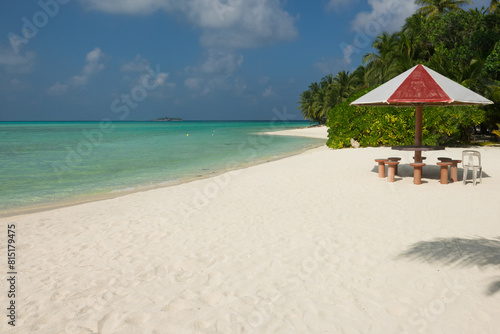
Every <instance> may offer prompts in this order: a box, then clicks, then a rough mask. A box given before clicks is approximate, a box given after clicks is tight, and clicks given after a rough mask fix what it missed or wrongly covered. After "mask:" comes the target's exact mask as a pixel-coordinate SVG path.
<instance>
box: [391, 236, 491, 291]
mask: <svg viewBox="0 0 500 334" xmlns="http://www.w3.org/2000/svg"><path fill="white" fill-rule="evenodd" d="M397 258H398V259H402V258H406V259H411V260H418V261H421V262H428V263H442V264H444V265H456V266H460V267H472V266H478V267H490V266H493V267H500V237H497V238H496V239H485V238H477V239H463V238H446V239H445V238H442V239H435V240H432V241H420V242H417V243H416V244H413V245H412V246H410V248H409V249H408V250H407V251H405V252H404V253H402V254H400V255H398V257H397ZM498 291H500V280H498V281H496V282H493V283H491V284H490V285H489V287H488V289H487V291H486V294H487V295H490V296H491V295H493V294H495V293H497V292H498Z"/></svg>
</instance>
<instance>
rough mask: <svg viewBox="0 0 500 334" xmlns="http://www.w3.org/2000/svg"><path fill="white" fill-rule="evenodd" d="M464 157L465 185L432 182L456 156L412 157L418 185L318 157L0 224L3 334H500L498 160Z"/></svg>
mask: <svg viewBox="0 0 500 334" xmlns="http://www.w3.org/2000/svg"><path fill="white" fill-rule="evenodd" d="M300 133H302V134H303V135H312V136H323V137H325V136H326V128H321V127H318V128H310V129H302V130H293V131H291V133H288V134H291V135H299V134H300ZM476 149H477V150H479V151H480V152H481V155H482V164H483V171H484V175H483V180H482V183H481V184H479V185H477V186H473V185H472V184H471V183H468V184H467V185H465V186H464V185H463V184H462V182H458V183H453V184H448V185H441V184H440V183H439V179H438V175H439V168H438V166H437V165H436V161H437V160H436V158H437V157H441V156H447V157H451V158H460V157H461V152H462V150H463V149H462V148H451V149H446V150H445V151H436V152H430V153H427V154H425V153H424V156H427V160H426V163H427V164H428V166H426V167H424V175H423V184H422V185H419V186H417V185H414V184H413V183H412V181H413V180H412V170H411V168H410V167H409V166H408V165H407V164H408V163H409V162H410V161H411V156H412V153H411V152H399V151H392V150H391V149H390V148H359V149H342V150H331V149H329V148H327V147H326V146H323V147H319V148H316V149H312V150H309V151H306V152H304V153H301V154H299V155H295V156H292V157H288V158H285V159H281V160H276V161H272V162H268V163H264V164H261V165H256V166H252V167H248V168H244V169H240V170H234V171H231V172H228V173H225V174H221V175H218V176H215V177H212V178H205V179H201V180H197V181H193V182H189V183H184V184H180V185H175V186H171V187H166V188H161V189H154V190H148V191H145V192H140V193H135V194H129V195H126V196H122V197H118V198H114V199H108V200H103V201H97V202H92V203H86V204H81V205H76V206H71V207H66V208H59V209H55V210H51V211H45V212H38V213H33V214H26V215H20V216H14V217H9V218H1V219H0V224H1V226H2V230H3V231H4V233H3V236H1V237H0V248H1V252H0V254H2V256H3V259H2V263H3V265H2V266H1V268H2V274H3V275H2V277H3V279H2V281H3V284H1V285H0V286H1V287H2V290H3V291H1V293H0V306H1V309H2V310H3V314H4V316H3V317H2V319H3V320H2V321H1V322H0V332H1V333H47V334H49V333H50V334H59V333H71V334H77V333H120V334H121V333H156V334H160V333H174V334H183V333H282V334H285V333H286V334H289V333H347V334H350V333H353V334H354V333H360V334H361V333H380V334H382V333H383V334H387V333H398V334H400V333H436V334H437V333H440V334H441V333H467V334H470V333H483V334H484V333H498V331H499V328H500V317H499V316H498V315H499V314H500V238H499V237H500V223H499V222H500V217H499V213H500V211H499V207H500V206H499V203H500V196H499V195H500V148H498V147H484V148H476ZM389 156H399V157H401V158H402V160H401V166H400V168H399V171H400V176H399V177H397V178H396V182H394V183H388V182H387V180H386V179H380V178H378V175H377V168H376V163H375V161H374V159H376V158H385V157H389ZM459 167H460V166H459ZM460 170H461V169H460ZM460 170H459V171H460ZM459 178H460V179H461V173H459ZM8 225H15V231H16V235H15V241H16V244H15V245H16V268H15V270H16V272H17V274H16V285H15V289H16V297H15V306H16V323H15V324H16V326H15V327H12V326H10V325H9V324H8V321H9V318H8V317H7V316H6V315H7V314H8V312H9V311H8V310H7V307H9V302H10V301H11V300H12V299H11V298H8V296H7V292H8V290H9V285H8V282H7V279H8V278H9V275H8V274H6V273H7V272H8V271H9V269H8V268H7V239H8V236H7V226H8Z"/></svg>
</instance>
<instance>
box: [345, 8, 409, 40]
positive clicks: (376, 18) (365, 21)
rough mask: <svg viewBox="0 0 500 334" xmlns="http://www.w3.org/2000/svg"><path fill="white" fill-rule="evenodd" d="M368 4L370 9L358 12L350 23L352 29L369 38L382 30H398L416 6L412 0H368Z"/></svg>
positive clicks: (391, 31)
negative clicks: (369, 10)
mask: <svg viewBox="0 0 500 334" xmlns="http://www.w3.org/2000/svg"><path fill="white" fill-rule="evenodd" d="M368 4H369V5H370V6H371V7H372V11H371V12H361V13H358V15H356V17H355V18H354V20H353V21H352V22H351V25H352V28H353V30H355V31H357V32H358V33H361V34H365V35H367V36H368V37H369V38H370V39H371V40H373V38H375V37H377V36H378V35H380V34H382V33H383V32H384V31H386V32H388V33H393V32H395V31H398V30H399V29H400V28H401V27H402V26H403V24H404V22H405V19H406V18H407V17H409V16H410V15H412V14H413V13H414V12H415V10H416V9H417V7H418V6H417V5H415V3H414V0H368Z"/></svg>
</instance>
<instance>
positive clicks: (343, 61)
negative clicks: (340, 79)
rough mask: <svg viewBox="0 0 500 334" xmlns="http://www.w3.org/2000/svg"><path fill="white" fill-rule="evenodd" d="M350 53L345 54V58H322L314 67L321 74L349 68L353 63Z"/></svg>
mask: <svg viewBox="0 0 500 334" xmlns="http://www.w3.org/2000/svg"><path fill="white" fill-rule="evenodd" d="M350 56H351V55H350V54H348V55H346V54H344V58H328V59H326V58H321V61H319V62H317V63H315V64H314V67H315V68H316V69H317V70H318V71H319V72H320V73H321V74H330V73H337V72H339V71H342V70H347V69H348V68H349V66H350V65H351V63H352V59H351V58H350Z"/></svg>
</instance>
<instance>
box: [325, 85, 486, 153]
mask: <svg viewBox="0 0 500 334" xmlns="http://www.w3.org/2000/svg"><path fill="white" fill-rule="evenodd" d="M370 90H371V89H366V90H363V91H361V92H359V93H357V94H353V95H352V96H351V97H350V98H349V99H348V100H347V101H345V102H343V103H341V104H339V105H337V106H335V107H334V108H333V109H332V110H330V112H329V113H328V122H327V126H328V127H329V130H328V141H327V145H328V146H329V147H331V148H343V147H350V146H351V143H350V140H351V138H353V139H355V140H356V141H358V142H359V144H360V145H361V147H368V146H374V147H377V146H394V145H413V144H414V143H415V107H408V108H406V107H405V108H401V107H393V106H387V107H359V106H350V105H349V103H351V102H352V101H354V100H356V99H358V98H359V97H361V96H363V95H364V94H366V93H367V92H369V91H370ZM483 120H484V111H483V110H482V109H480V108H479V107H424V111H423V121H422V123H423V127H422V144H423V145H436V144H441V145H451V144H456V143H457V142H462V141H466V140H468V139H469V136H470V134H471V133H472V132H471V131H472V129H473V127H474V126H475V125H477V124H479V123H481V122H482V121H483Z"/></svg>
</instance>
